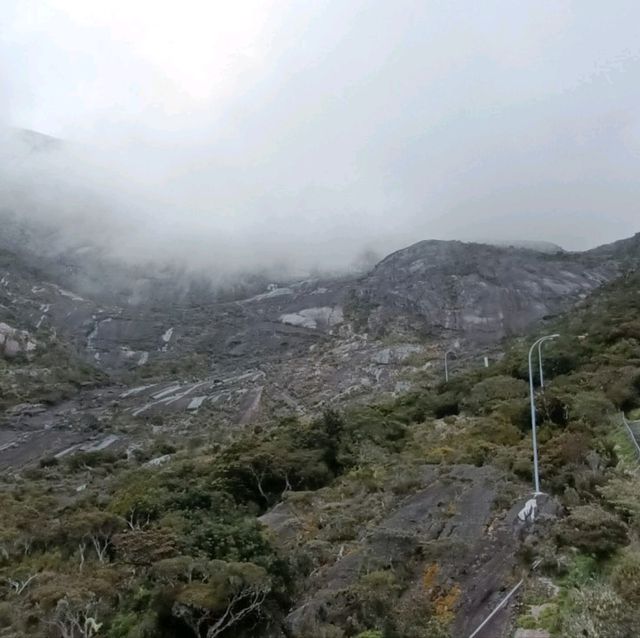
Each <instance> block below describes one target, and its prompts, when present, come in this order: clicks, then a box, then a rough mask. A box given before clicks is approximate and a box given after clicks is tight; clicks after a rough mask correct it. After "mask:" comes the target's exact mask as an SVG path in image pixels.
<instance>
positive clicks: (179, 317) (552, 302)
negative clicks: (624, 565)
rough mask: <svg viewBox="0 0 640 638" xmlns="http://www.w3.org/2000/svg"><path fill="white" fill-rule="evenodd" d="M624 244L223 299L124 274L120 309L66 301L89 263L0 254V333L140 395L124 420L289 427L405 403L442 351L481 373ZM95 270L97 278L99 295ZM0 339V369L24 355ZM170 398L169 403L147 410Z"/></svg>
mask: <svg viewBox="0 0 640 638" xmlns="http://www.w3.org/2000/svg"><path fill="white" fill-rule="evenodd" d="M13 237H14V240H15V241H17V239H16V238H17V237H19V233H14V235H13ZM4 241H5V242H6V241H7V239H6V237H5V239H4ZM639 245H640V241H639V240H638V237H635V238H631V239H629V240H625V241H623V242H619V243H618V244H613V245H610V246H605V247H602V248H600V249H596V250H594V251H590V252H587V253H565V252H557V253H549V252H540V251H534V250H530V249H524V248H516V247H499V246H492V245H484V244H470V243H462V242H452V241H422V242H419V243H417V244H414V245H412V246H409V247H408V248H405V249H403V250H400V251H398V252H396V253H393V254H392V255H389V256H388V257H387V258H385V259H383V260H382V261H381V262H380V263H379V264H378V265H377V266H375V267H374V268H373V269H372V270H371V272H369V273H367V274H365V275H363V276H359V277H355V276H345V277H331V278H325V279H322V278H320V279H307V280H302V281H282V282H270V283H264V282H263V283H262V284H261V283H260V282H259V280H258V279H255V280H253V281H252V284H251V286H249V287H247V286H238V287H237V288H236V289H235V291H229V290H227V291H226V292H225V293H224V295H222V294H221V293H220V292H219V291H218V292H216V291H214V290H212V289H211V288H208V287H207V286H205V285H196V283H197V282H194V281H193V280H192V281H189V280H188V277H186V275H184V273H183V274H181V275H180V276H175V277H171V276H170V274H168V273H167V272H164V273H163V277H164V278H155V279H154V284H153V286H151V287H149V288H145V287H144V286H141V285H138V284H137V283H135V282H136V281H137V282H140V281H151V280H152V279H153V277H151V276H150V273H146V274H145V273H143V272H142V273H141V272H140V271H139V270H136V271H135V272H134V271H132V272H131V273H130V275H131V281H132V282H133V283H132V287H133V288H135V289H136V291H137V292H136V295H135V299H133V300H132V297H131V296H130V295H129V294H128V293H126V294H125V293H122V294H120V293H118V291H117V290H118V289H117V287H114V286H113V285H111V284H109V285H106V287H105V288H100V286H99V285H98V284H97V282H96V281H93V280H92V282H91V285H90V286H88V285H87V286H84V287H83V291H82V293H80V292H78V291H77V289H76V288H74V285H75V284H76V283H77V282H78V279H77V277H78V273H79V272H85V273H91V272H93V271H92V269H91V268H88V269H83V268H82V264H83V261H82V260H83V259H84V260H89V262H90V263H93V262H92V260H93V259H94V257H93V256H92V254H91V253H90V252H83V253H79V254H78V253H76V254H74V255H73V259H74V260H75V261H74V262H73V263H74V265H73V267H68V268H60V264H59V263H58V262H56V263H53V262H52V260H51V259H48V258H45V257H43V255H39V256H37V257H35V256H34V258H33V260H31V259H30V258H29V256H28V255H27V254H26V253H25V249H24V246H21V247H18V248H19V250H18V248H17V249H16V252H13V253H12V252H10V251H8V250H7V249H5V250H4V251H2V250H0V267H1V268H2V270H1V271H0V322H4V323H6V324H7V325H8V326H20V328H21V329H23V330H27V331H29V332H30V333H31V334H35V333H36V332H37V331H38V330H51V331H54V332H55V333H56V334H59V335H60V336H61V337H63V338H64V339H65V340H67V341H68V342H70V343H71V344H72V345H73V346H75V348H76V350H77V351H78V352H79V353H81V354H82V356H83V357H85V359H86V360H87V361H89V362H90V363H92V364H93V365H96V366H98V367H99V368H101V369H102V370H103V371H105V372H107V373H108V374H110V375H112V377H113V378H114V379H115V380H119V379H123V378H130V377H131V376H132V375H133V377H134V378H133V379H132V380H131V381H127V383H131V384H132V385H131V387H133V388H135V387H138V386H142V385H145V386H149V388H150V389H149V390H148V391H147V390H141V391H140V392H139V393H134V394H132V395H128V396H127V397H126V401H127V403H131V406H130V409H131V411H132V412H133V413H135V414H139V415H144V416H149V415H152V414H154V413H156V412H157V411H162V412H166V411H167V410H178V409H179V410H182V409H187V410H197V409H199V408H200V406H206V405H212V404H214V403H215V404H216V405H217V406H223V405H224V406H226V407H229V406H232V408H233V409H229V410H227V412H226V413H228V414H232V413H234V410H235V413H236V415H237V419H238V420H239V421H241V422H244V421H245V420H246V419H247V418H249V415H254V416H256V415H259V414H265V413H269V414H273V413H274V412H275V413H276V414H280V413H281V414H284V413H290V412H291V411H293V412H295V413H298V414H301V413H305V412H309V411H314V410H317V409H320V408H321V407H322V406H323V405H325V404H326V403H328V402H341V401H353V400H359V399H360V398H363V399H366V398H368V397H370V396H371V395H373V394H380V393H389V394H394V393H398V392H405V391H407V390H409V389H410V388H411V382H412V381H411V379H412V376H415V374H416V373H418V372H421V373H423V372H424V371H429V370H431V371H432V373H433V374H434V375H440V374H441V372H442V370H441V368H442V357H443V353H444V351H445V350H447V349H449V348H451V347H455V348H456V349H457V359H458V360H459V359H460V358H464V357H467V358H469V357H474V358H478V361H480V360H481V357H484V356H485V355H491V354H492V352H494V351H497V349H498V348H499V342H500V340H501V339H502V338H504V337H505V336H510V335H517V334H521V333H522V332H524V331H525V330H527V329H528V328H530V327H531V326H533V325H535V323H536V322H537V321H539V320H540V319H542V318H544V317H546V316H549V315H553V314H555V313H559V312H562V311H564V310H566V309H567V308H569V307H571V305H572V304H575V303H576V302H578V301H580V299H582V298H584V297H585V296H587V295H588V294H589V293H590V292H591V291H592V290H594V289H595V288H596V287H598V286H600V285H602V284H603V283H606V282H607V281H609V280H611V279H612V278H614V277H616V276H617V275H618V274H619V273H620V272H622V270H623V269H624V267H625V264H628V263H629V261H630V260H637V259H638V257H639V255H640V248H639ZM69 259H71V257H70V256H68V255H67V256H66V257H65V260H66V261H65V263H67V266H69V261H68V260H69ZM50 262H51V263H50ZM94 266H95V264H94ZM112 266H113V272H116V273H117V277H115V279H117V280H118V281H120V280H121V279H123V266H122V265H121V264H112ZM110 268H111V266H110V265H109V263H108V262H104V263H103V264H102V268H101V272H103V275H104V279H105V281H107V282H110V281H113V278H111V276H110V273H111V272H112V271H111V270H110ZM143 275H144V277H142V279H140V277H141V276H143ZM145 277H146V279H145ZM125 279H126V277H125ZM162 281H166V283H167V285H166V287H165V288H163V287H162ZM85 283H86V280H85ZM85 289H89V291H90V293H91V294H86V292H85ZM196 291H199V293H198V294H196ZM3 338H4V340H5V343H3V346H2V348H3V352H4V353H5V356H12V353H15V352H17V351H19V350H21V349H25V348H27V347H28V346H27V343H26V342H24V340H22V341H20V340H16V339H15V337H13V336H8V335H7V336H4V337H3ZM453 365H454V366H455V362H454V364H453ZM150 366H151V367H150ZM149 370H152V373H147V372H146V371H149ZM127 375H128V376H127ZM238 379H240V381H238ZM172 387H176V388H178V389H177V390H176V392H175V393H174V394H172V393H171V392H169V393H167V394H166V395H163V397H161V399H162V400H159V399H153V398H152V395H153V394H156V393H157V392H158V391H160V390H163V389H170V388H172ZM227 388H228V389H229V390H228V391H227V390H226V389H227ZM183 393H186V394H184V396H182V394H183ZM195 399H197V400H195ZM189 406H191V407H189ZM195 406H197V407H195Z"/></svg>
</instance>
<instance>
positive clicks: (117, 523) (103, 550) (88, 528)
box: [67, 510, 125, 566]
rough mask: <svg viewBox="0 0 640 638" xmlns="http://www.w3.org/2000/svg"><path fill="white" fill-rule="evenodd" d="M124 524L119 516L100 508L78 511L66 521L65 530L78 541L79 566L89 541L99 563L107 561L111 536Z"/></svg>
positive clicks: (111, 540)
mask: <svg viewBox="0 0 640 638" xmlns="http://www.w3.org/2000/svg"><path fill="white" fill-rule="evenodd" d="M124 526H125V522H124V520H123V519H122V518H120V517H119V516H116V515H115V514H111V513H109V512H103V511H101V510H89V511H86V512H78V513H77V514H75V515H74V516H72V517H71V518H70V519H69V521H68V523H67V532H68V533H69V535H70V536H71V538H73V539H75V540H76V542H78V546H79V548H80V556H81V566H82V563H83V562H84V551H85V549H86V545H87V544H88V543H90V544H91V545H92V546H93V548H94V549H95V552H96V555H97V557H98V560H99V561H100V562H101V563H104V562H106V561H107V558H108V552H109V549H110V547H111V546H112V543H113V537H114V535H115V534H117V533H118V532H120V531H121V530H122V529H123V528H124Z"/></svg>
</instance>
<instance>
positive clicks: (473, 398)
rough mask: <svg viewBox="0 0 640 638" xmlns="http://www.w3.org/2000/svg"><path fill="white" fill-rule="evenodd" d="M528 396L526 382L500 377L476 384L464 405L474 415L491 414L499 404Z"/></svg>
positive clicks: (464, 400)
mask: <svg viewBox="0 0 640 638" xmlns="http://www.w3.org/2000/svg"><path fill="white" fill-rule="evenodd" d="M526 396H527V384H526V383H525V382H524V381H522V380H521V379H514V378H513V377H510V376H507V375H498V376H495V377H489V378H488V379H484V380H483V381H480V383H476V385H475V386H474V387H473V389H472V390H471V393H470V394H469V395H468V396H467V397H466V398H465V399H463V401H462V405H463V407H464V408H465V409H467V410H469V411H471V412H473V413H474V414H489V413H490V412H491V411H492V410H493V409H494V408H495V406H496V404H497V403H499V402H502V401H508V400H511V399H522V398H523V397H526Z"/></svg>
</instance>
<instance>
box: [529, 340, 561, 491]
mask: <svg viewBox="0 0 640 638" xmlns="http://www.w3.org/2000/svg"><path fill="white" fill-rule="evenodd" d="M559 336H560V335H557V334H555V335H547V336H546V337H540V339H538V340H537V341H535V342H534V344H533V345H532V346H531V348H529V399H530V402H531V441H532V444H533V483H534V488H535V493H534V496H537V495H538V494H541V493H542V492H540V474H539V472H538V440H537V433H536V399H535V391H534V387H533V364H532V362H531V357H532V355H533V351H534V349H535V347H536V346H538V356H539V357H540V383H541V384H542V383H543V381H542V350H541V346H542V344H543V343H544V342H545V341H551V340H552V339H557V338H558V337H559Z"/></svg>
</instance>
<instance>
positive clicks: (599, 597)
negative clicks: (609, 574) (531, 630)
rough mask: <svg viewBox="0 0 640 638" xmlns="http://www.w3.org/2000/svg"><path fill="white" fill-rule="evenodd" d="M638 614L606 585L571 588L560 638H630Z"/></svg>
mask: <svg viewBox="0 0 640 638" xmlns="http://www.w3.org/2000/svg"><path fill="white" fill-rule="evenodd" d="M638 620H639V619H638V614H637V612H636V611H635V609H634V608H631V607H630V606H629V605H628V604H626V603H625V601H623V600H622V598H620V596H618V594H616V592H615V591H614V590H613V589H612V588H611V587H609V586H607V585H603V584H595V585H592V586H590V587H586V588H584V589H579V590H573V591H572V592H571V594H570V596H569V600H568V611H567V612H566V615H565V617H564V618H563V620H562V634H561V635H562V637H563V638H577V637H578V636H581V637H584V638H604V637H605V636H606V638H633V637H634V636H636V635H637V633H636V629H637V626H638V625H637V623H638Z"/></svg>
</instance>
